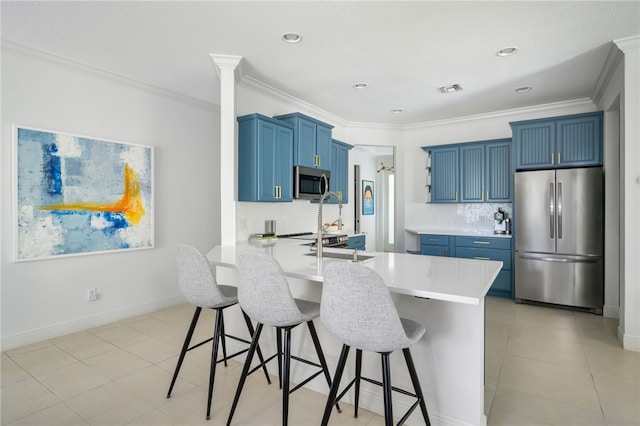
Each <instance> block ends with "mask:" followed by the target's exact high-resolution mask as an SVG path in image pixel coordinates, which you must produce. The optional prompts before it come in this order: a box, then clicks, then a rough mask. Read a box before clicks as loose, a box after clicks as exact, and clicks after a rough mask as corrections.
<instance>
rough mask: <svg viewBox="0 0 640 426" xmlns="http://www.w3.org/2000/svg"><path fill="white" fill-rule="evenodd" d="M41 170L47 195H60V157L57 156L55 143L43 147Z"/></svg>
mask: <svg viewBox="0 0 640 426" xmlns="http://www.w3.org/2000/svg"><path fill="white" fill-rule="evenodd" d="M42 149H43V150H44V156H43V163H44V164H43V168H44V170H43V171H44V181H45V185H46V188H47V194H50V195H61V194H62V167H61V165H60V157H59V156H58V155H57V152H58V146H57V145H56V144H55V143H51V144H48V145H44V146H43V147H42Z"/></svg>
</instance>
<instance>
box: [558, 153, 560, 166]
mask: <svg viewBox="0 0 640 426" xmlns="http://www.w3.org/2000/svg"><path fill="white" fill-rule="evenodd" d="M558 164H560V151H558Z"/></svg>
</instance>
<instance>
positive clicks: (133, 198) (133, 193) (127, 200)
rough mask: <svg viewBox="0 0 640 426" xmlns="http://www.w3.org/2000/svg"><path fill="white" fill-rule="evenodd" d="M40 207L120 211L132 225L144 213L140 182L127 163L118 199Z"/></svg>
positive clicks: (45, 208)
mask: <svg viewBox="0 0 640 426" xmlns="http://www.w3.org/2000/svg"><path fill="white" fill-rule="evenodd" d="M40 209H41V210H87V211H93V212H108V213H122V214H124V217H125V218H126V219H127V221H129V222H130V223H133V224H134V225H137V224H138V223H140V218H141V217H142V216H144V214H145V211H144V207H143V206H142V199H141V197H140V183H139V181H138V175H137V173H136V172H135V171H134V170H133V169H132V168H131V167H129V164H125V165H124V194H123V195H122V198H121V199H120V200H119V201H116V202H115V203H110V204H97V203H91V202H81V203H68V204H64V203H60V204H53V205H50V206H41V207H40Z"/></svg>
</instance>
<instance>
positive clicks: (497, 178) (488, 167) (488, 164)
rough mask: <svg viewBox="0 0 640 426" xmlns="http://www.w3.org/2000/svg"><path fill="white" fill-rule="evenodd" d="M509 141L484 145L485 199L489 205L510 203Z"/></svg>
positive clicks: (499, 140) (498, 140)
mask: <svg viewBox="0 0 640 426" xmlns="http://www.w3.org/2000/svg"><path fill="white" fill-rule="evenodd" d="M512 173H513V170H512V168H511V139H497V140H495V141H492V142H487V143H486V144H485V186H484V187H485V198H484V201H488V202H490V203H501V202H511V200H512V198H513V191H512V182H513V176H512Z"/></svg>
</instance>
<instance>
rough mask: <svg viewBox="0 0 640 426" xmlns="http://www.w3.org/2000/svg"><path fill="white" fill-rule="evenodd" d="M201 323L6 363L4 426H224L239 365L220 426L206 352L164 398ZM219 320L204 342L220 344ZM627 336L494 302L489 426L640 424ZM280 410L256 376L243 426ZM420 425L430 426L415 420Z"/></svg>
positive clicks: (568, 316) (232, 370) (594, 322)
mask: <svg viewBox="0 0 640 426" xmlns="http://www.w3.org/2000/svg"><path fill="white" fill-rule="evenodd" d="M192 313H193V309H192V307H191V306H190V305H180V306H176V307H173V308H170V309H164V310H161V311H157V312H153V313H150V314H147V315H144V316H140V317H135V318H131V319H128V320H124V321H118V322H115V323H112V324H108V325H105V326H102V327H98V328H94V329H90V330H86V331H83V332H80V333H75V334H72V335H68V336H63V337H60V338H55V339H51V340H47V341H44V342H40V343H37V344H34V345H29V346H25V347H22V348H17V349H13V350H10V351H7V352H6V353H4V352H3V353H2V360H1V363H2V375H1V383H2V389H1V394H2V397H1V403H2V405H1V414H0V416H1V420H2V425H65V426H67V425H125V424H131V425H154V426H155V425H192V424H193V425H195V424H208V425H222V424H225V423H226V418H227V414H228V412H229V408H230V405H231V401H232V399H233V392H234V391H235V387H236V384H237V381H238V377H239V373H240V364H239V363H237V362H233V361H232V362H231V363H230V364H229V367H227V368H219V369H218V374H217V376H216V387H215V390H216V392H215V395H214V402H213V404H214V405H213V415H212V418H211V420H210V421H208V422H207V421H206V420H205V416H204V413H205V408H206V402H205V401H206V393H207V374H206V373H205V374H203V372H207V371H208V363H209V351H207V350H206V349H201V350H196V351H193V352H191V353H190V354H189V355H188V358H187V360H186V361H185V364H184V366H183V370H182V372H181V374H180V378H179V379H178V382H177V384H176V387H175V389H174V391H173V394H172V397H171V399H166V398H165V395H166V391H167V388H168V385H169V382H170V380H171V374H172V372H173V369H174V367H175V363H176V359H177V355H178V352H179V350H180V346H181V343H182V340H183V339H184V334H185V332H186V329H187V327H188V323H189V321H190V319H191V315H192ZM208 315H209V316H207V317H204V318H203V319H206V320H208V321H202V320H201V324H202V325H199V326H198V329H197V330H196V334H197V335H198V336H197V337H200V338H204V337H205V336H207V335H208V334H209V333H210V330H211V327H212V326H211V324H212V316H211V314H210V313H209V314H208ZM616 327H617V321H616V320H611V319H607V318H603V317H600V316H595V315H592V314H586V313H579V312H572V311H566V310H560V309H550V308H544V307H539V306H531V305H516V304H515V303H513V302H512V301H510V300H505V299H497V298H488V301H487V356H486V381H487V386H486V391H485V395H486V397H485V404H486V413H487V415H488V423H489V425H490V426H494V425H495V426H498V425H621V426H623V425H636V426H638V425H640V354H639V353H635V352H629V351H624V350H622V349H621V348H620V345H619V344H618V342H617V340H616ZM271 371H272V372H275V371H276V368H275V366H274V367H271ZM274 380H275V381H276V382H277V378H274ZM324 401H325V398H324V396H322V395H319V394H317V393H315V392H313V391H309V390H306V389H301V390H300V391H297V392H296V393H294V394H293V396H292V402H291V411H290V424H292V425H317V424H319V419H320V418H321V414H322V410H323V408H324ZM342 405H343V413H342V414H335V413H334V414H333V415H332V419H331V420H332V424H334V425H381V424H383V419H382V418H381V417H380V416H378V415H375V414H373V413H370V412H367V411H364V410H362V411H361V413H360V417H359V418H358V419H354V418H353V417H352V415H351V413H352V407H349V406H346V404H342ZM280 410H281V405H280V392H279V391H278V389H277V387H275V388H274V387H273V386H268V385H267V384H266V381H265V380H264V376H260V375H259V374H254V375H253V376H251V377H249V379H248V381H247V386H246V387H245V391H244V393H243V395H242V398H241V400H240V404H239V407H238V410H237V411H236V415H235V417H234V424H239V425H260V426H263V425H266V426H268V425H278V424H280ZM409 423H411V424H417V425H420V424H422V420H421V418H420V417H419V415H418V416H416V415H415V414H414V415H413V416H412V417H411V419H410V421H409Z"/></svg>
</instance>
